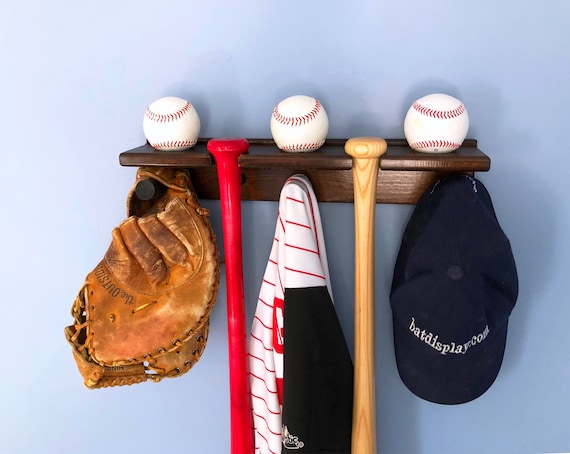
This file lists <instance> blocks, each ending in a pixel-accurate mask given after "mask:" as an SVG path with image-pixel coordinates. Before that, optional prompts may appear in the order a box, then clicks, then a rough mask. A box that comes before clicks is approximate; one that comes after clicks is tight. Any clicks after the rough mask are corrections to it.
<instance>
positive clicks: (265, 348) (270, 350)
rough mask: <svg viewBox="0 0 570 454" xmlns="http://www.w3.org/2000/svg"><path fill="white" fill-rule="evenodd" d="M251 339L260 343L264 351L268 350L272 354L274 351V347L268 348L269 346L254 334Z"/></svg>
mask: <svg viewBox="0 0 570 454" xmlns="http://www.w3.org/2000/svg"><path fill="white" fill-rule="evenodd" d="M251 338H252V339H255V340H256V341H258V342H259V343H260V344H261V346H262V347H263V349H264V350H267V351H268V352H272V351H273V347H268V346H266V345H265V344H264V343H263V340H262V339H260V338H259V337H257V336H254V335H253V334H252V335H251Z"/></svg>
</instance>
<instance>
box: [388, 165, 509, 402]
mask: <svg viewBox="0 0 570 454" xmlns="http://www.w3.org/2000/svg"><path fill="white" fill-rule="evenodd" d="M517 296H518V277H517V270H516V265H515V260H514V257H513V253H512V250H511V245H510V242H509V240H508V238H507V236H506V235H505V233H504V231H503V230H502V228H501V226H500V225H499V222H498V220H497V216H496V214H495V210H494V208H493V204H492V202H491V197H490V196H489V193H488V191H487V189H486V188H485V187H484V186H483V184H482V183H481V182H480V181H478V180H477V179H475V178H472V177H469V176H466V175H452V176H449V177H446V178H443V179H441V180H439V181H438V182H436V183H435V184H434V185H432V186H431V187H430V188H428V189H427V190H426V192H425V193H424V194H423V195H422V196H421V197H420V199H419V200H418V203H417V204H416V207H415V208H414V211H413V213H412V215H411V217H410V219H409V221H408V224H407V226H406V229H405V231H404V234H403V238H402V243H401V246H400V250H399V253H398V257H397V260H396V265H395V268H394V276H393V281H392V289H391V293H390V304H391V308H392V315H393V330H394V349H395V355H396V364H397V367H398V372H399V374H400V377H401V379H402V381H403V383H404V384H405V385H406V386H407V388H408V389H409V390H410V391H412V392H413V393H414V394H415V395H417V396H419V397H421V398H422V399H425V400H427V401H430V402H435V403H440V404H450V405H452V404H461V403H465V402H469V401H471V400H473V399H476V398H477V397H479V396H481V395H482V394H483V393H485V391H487V390H488V389H489V387H490V386H491V385H492V384H493V382H494V381H495V379H496V377H497V375H498V373H499V370H500V368H501V364H502V361H503V356H504V352H505V344H506V338H507V326H508V320H509V315H510V314H511V311H512V310H513V308H514V306H515V303H516V300H517Z"/></svg>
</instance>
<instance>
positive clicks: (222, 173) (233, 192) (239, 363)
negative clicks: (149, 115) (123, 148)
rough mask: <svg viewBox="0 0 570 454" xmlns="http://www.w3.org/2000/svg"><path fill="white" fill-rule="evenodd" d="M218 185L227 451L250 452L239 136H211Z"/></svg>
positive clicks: (242, 145)
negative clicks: (223, 278)
mask: <svg viewBox="0 0 570 454" xmlns="http://www.w3.org/2000/svg"><path fill="white" fill-rule="evenodd" d="M207 148H208V151H209V152H210V153H211V154H212V155H213V156H214V159H215V161H216V168H217V171H218V183H219V187H220V205H221V209H222V228H223V237H224V251H225V260H226V291H227V315H228V355H229V375H230V427H231V453H232V454H250V453H253V424H252V413H251V396H250V386H249V370H248V358H247V334H246V324H245V317H246V316H245V302H244V290H243V259H242V236H241V172H240V169H239V166H238V158H239V156H240V155H241V154H243V153H246V152H247V151H248V149H249V142H248V141H247V140H246V139H242V138H231V139H230V138H226V139H211V140H209V141H208V144H207Z"/></svg>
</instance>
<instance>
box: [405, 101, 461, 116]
mask: <svg viewBox="0 0 570 454" xmlns="http://www.w3.org/2000/svg"><path fill="white" fill-rule="evenodd" d="M412 106H413V108H414V109H415V110H417V111H418V112H419V113H421V114H423V115H425V116H427V117H432V118H439V119H444V120H447V119H450V118H456V117H459V116H460V115H462V114H463V113H464V112H465V106H464V105H463V103H461V104H459V106H458V107H456V108H455V109H452V110H435V109H430V108H429V107H426V106H422V105H421V104H420V103H418V102H417V101H415V102H414V103H413V104H412Z"/></svg>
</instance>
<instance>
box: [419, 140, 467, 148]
mask: <svg viewBox="0 0 570 454" xmlns="http://www.w3.org/2000/svg"><path fill="white" fill-rule="evenodd" d="M460 146H461V144H460V143H456V142H452V141H450V140H423V141H420V142H413V143H411V144H410V147H412V148H415V149H417V148H422V149H423V148H454V149H456V148H459V147H460Z"/></svg>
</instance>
